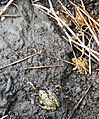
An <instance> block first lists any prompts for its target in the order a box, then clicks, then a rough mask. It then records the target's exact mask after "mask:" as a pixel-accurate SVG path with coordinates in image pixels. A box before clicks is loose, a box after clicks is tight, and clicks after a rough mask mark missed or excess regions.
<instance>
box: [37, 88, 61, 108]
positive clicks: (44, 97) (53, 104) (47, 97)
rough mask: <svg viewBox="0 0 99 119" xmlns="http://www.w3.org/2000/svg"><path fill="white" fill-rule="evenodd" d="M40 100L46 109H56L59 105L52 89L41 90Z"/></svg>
mask: <svg viewBox="0 0 99 119" xmlns="http://www.w3.org/2000/svg"><path fill="white" fill-rule="evenodd" d="M39 102H40V106H41V107H42V108H43V109H46V110H55V109H56V108H57V107H59V102H58V99H57V97H56V95H55V94H54V93H52V92H51V91H50V90H47V91H45V90H39Z"/></svg>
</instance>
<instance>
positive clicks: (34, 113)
mask: <svg viewBox="0 0 99 119" xmlns="http://www.w3.org/2000/svg"><path fill="white" fill-rule="evenodd" d="M15 2H16V4H17V5H18V7H19V8H20V10H21V11H22V14H23V16H24V18H23V16H21V17H16V18H12V17H11V18H9V17H8V18H6V19H5V20H3V21H0V67H2V66H5V65H7V64H9V63H12V62H15V61H17V60H19V59H22V58H24V57H27V56H29V55H31V54H35V52H38V51H43V52H45V55H35V56H33V57H31V58H29V59H27V60H25V61H23V62H20V63H17V64H15V65H11V66H8V67H6V68H3V69H1V68H0V117H2V116H4V115H8V117H7V118H8V119H10V118H11V119H68V117H69V116H70V114H71V113H72V112H73V109H74V107H75V106H76V105H77V103H78V102H79V100H80V99H81V97H82V96H83V95H84V94H85V92H86V90H87V89H88V88H89V87H90V85H93V86H91V88H90V90H89V91H88V93H87V94H86V96H85V97H84V99H83V100H82V102H81V104H80V105H79V107H78V108H77V109H76V110H75V112H74V114H73V115H72V118H71V119H99V75H98V74H97V72H96V71H94V70H93V71H92V74H91V75H88V74H87V75H85V74H81V73H79V72H77V71H73V70H72V69H73V66H72V65H70V64H67V63H65V62H62V61H59V60H56V59H52V58H49V57H48V56H47V55H46V54H48V55H52V56H55V57H58V58H62V59H64V60H70V58H71V57H70V56H71V53H72V49H71V47H70V45H69V44H68V43H66V42H64V40H63V39H62V37H61V35H60V33H59V32H58V30H57V29H58V28H55V27H57V26H55V25H54V23H53V21H51V20H49V18H48V16H47V15H46V14H44V13H43V12H41V11H40V10H39V9H38V8H35V7H33V6H32V5H31V2H30V1H29V0H17V1H15ZM90 2H91V3H90V4H87V3H86V5H88V9H89V10H91V8H92V7H93V6H94V11H95V12H94V13H95V14H96V15H97V17H98V15H99V14H98V13H99V10H98V9H99V2H98V1H95V0H91V1H90ZM43 4H47V1H46V3H44V1H43ZM1 5H2V4H1ZM6 13H9V14H20V12H19V11H18V9H17V8H16V7H15V5H11V6H10V7H9V9H8V10H7V11H6ZM24 19H25V20H24ZM26 21H27V22H28V23H29V24H30V25H31V27H30V26H29V25H28V24H27V23H26ZM42 65H47V66H49V65H63V67H53V68H44V69H32V70H25V68H28V67H30V66H42ZM92 65H93V69H94V68H95V67H96V65H95V64H92ZM28 81H30V82H32V83H33V84H34V85H35V87H36V88H37V90H40V89H49V90H51V91H53V90H54V88H55V86H57V85H60V86H61V89H59V90H58V91H56V90H55V91H54V93H55V94H56V96H57V98H58V100H59V102H60V106H59V107H58V108H57V109H56V110H54V111H51V110H49V111H47V110H44V109H42V108H41V107H40V106H39V97H38V95H35V94H34V93H33V90H32V88H31V86H30V85H29V84H27V82H28Z"/></svg>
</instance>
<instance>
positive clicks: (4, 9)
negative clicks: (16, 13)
mask: <svg viewBox="0 0 99 119" xmlns="http://www.w3.org/2000/svg"><path fill="white" fill-rule="evenodd" d="M13 1H14V0H10V1H9V2H8V3H7V4H6V5H5V6H4V8H3V9H2V10H1V11H0V15H2V14H3V13H4V12H5V11H6V10H7V8H8V7H9V6H10V4H11V3H12V2H13Z"/></svg>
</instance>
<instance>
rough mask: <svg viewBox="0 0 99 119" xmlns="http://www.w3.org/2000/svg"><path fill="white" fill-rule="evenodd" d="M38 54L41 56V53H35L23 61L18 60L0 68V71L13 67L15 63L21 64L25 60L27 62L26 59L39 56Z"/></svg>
mask: <svg viewBox="0 0 99 119" xmlns="http://www.w3.org/2000/svg"><path fill="white" fill-rule="evenodd" d="M40 54H41V52H37V53H34V54H32V55H29V56H27V57H25V58H23V59H19V60H17V61H15V62H12V63H10V64H7V65H5V66H2V67H0V70H1V69H4V68H7V67H9V66H12V65H15V64H17V63H20V62H23V61H25V60H27V59H29V58H31V57H33V56H36V55H40Z"/></svg>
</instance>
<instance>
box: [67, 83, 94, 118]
mask: <svg viewBox="0 0 99 119" xmlns="http://www.w3.org/2000/svg"><path fill="white" fill-rule="evenodd" d="M91 87H92V85H90V86H89V87H88V89H87V90H86V92H85V93H84V95H83V96H82V97H81V99H80V100H79V102H78V103H77V105H76V106H75V107H74V109H73V111H72V113H71V114H70V116H69V117H68V119H71V118H72V116H73V114H74V112H75V111H76V109H77V108H78V107H79V105H80V104H81V102H82V101H83V99H84V98H85V96H86V95H87V93H88V92H89V90H90V89H91Z"/></svg>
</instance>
